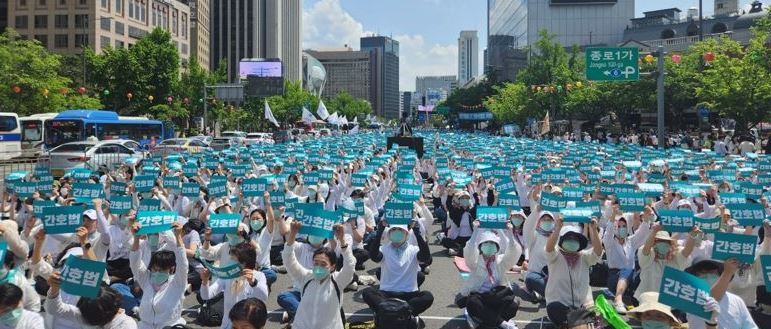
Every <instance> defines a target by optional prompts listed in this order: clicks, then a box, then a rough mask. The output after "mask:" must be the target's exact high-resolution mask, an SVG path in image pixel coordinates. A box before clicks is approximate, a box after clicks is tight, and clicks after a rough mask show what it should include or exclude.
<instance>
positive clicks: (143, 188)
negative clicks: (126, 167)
mask: <svg viewBox="0 0 771 329" xmlns="http://www.w3.org/2000/svg"><path fill="white" fill-rule="evenodd" d="M155 178H156V176H154V175H142V176H136V177H134V188H135V189H136V191H137V192H140V193H142V192H150V191H152V190H153V187H154V186H155Z"/></svg>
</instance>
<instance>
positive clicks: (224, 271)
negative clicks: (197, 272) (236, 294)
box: [198, 258, 241, 280]
mask: <svg viewBox="0 0 771 329" xmlns="http://www.w3.org/2000/svg"><path fill="white" fill-rule="evenodd" d="M198 260H200V261H201V264H203V266H204V267H206V269H207V270H209V273H211V275H212V277H215V278H218V279H224V280H227V279H235V278H237V277H239V276H241V265H240V264H238V263H234V264H230V265H228V266H225V267H216V266H214V265H212V264H211V263H209V261H207V260H205V259H203V258H199V259H198Z"/></svg>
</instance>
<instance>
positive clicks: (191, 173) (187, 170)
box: [182, 161, 198, 177]
mask: <svg viewBox="0 0 771 329" xmlns="http://www.w3.org/2000/svg"><path fill="white" fill-rule="evenodd" d="M182 174H183V175H185V177H195V175H198V164H197V163H195V161H192V162H188V163H185V165H183V166H182Z"/></svg>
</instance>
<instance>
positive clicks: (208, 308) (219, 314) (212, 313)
mask: <svg viewBox="0 0 771 329" xmlns="http://www.w3.org/2000/svg"><path fill="white" fill-rule="evenodd" d="M224 313H225V294H224V293H219V294H217V295H216V296H214V298H211V299H209V300H205V301H203V302H201V309H199V310H198V316H196V318H195V321H196V322H198V324H200V325H203V326H207V327H218V326H220V325H222V318H223V317H225V314H224Z"/></svg>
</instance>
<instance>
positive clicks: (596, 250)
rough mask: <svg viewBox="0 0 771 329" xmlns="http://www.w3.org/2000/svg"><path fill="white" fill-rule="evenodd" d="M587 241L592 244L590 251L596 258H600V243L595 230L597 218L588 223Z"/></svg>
mask: <svg viewBox="0 0 771 329" xmlns="http://www.w3.org/2000/svg"><path fill="white" fill-rule="evenodd" d="M588 229H589V240H590V241H591V242H592V249H594V254H595V255H597V257H602V242H601V241H600V237H599V234H600V233H599V232H598V230H597V218H596V217H595V218H592V221H591V222H590V223H589V226H588Z"/></svg>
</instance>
